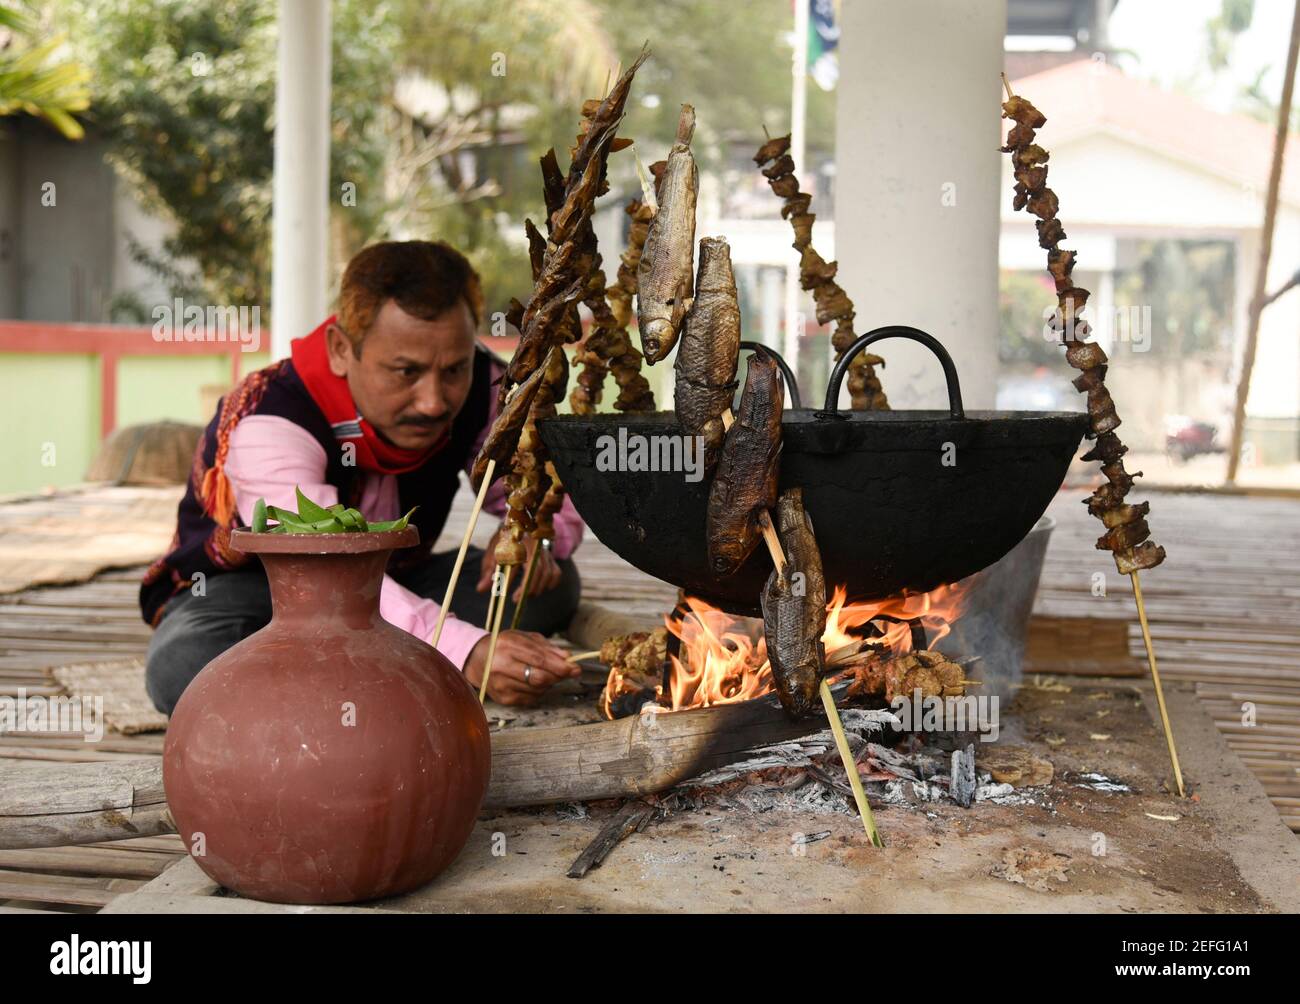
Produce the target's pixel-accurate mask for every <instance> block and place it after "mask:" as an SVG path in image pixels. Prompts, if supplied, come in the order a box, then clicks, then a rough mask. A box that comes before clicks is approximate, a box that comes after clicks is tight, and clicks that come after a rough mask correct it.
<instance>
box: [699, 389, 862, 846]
mask: <svg viewBox="0 0 1300 1004" xmlns="http://www.w3.org/2000/svg"><path fill="white" fill-rule="evenodd" d="M735 421H736V419H735V416H733V415H732V413H731V409H730V408H727V409H726V410H724V411H723V413H722V424H723V427H724V428H727V429H730V428H731V426H732V424H733V423H734V422H735ZM760 522H761V526H762V529H763V541H764V543H766V544H767V550H768V553H769V554H770V555H771V556H772V564H773V565H775V566H776V571H777V574H778V575H780V574H781V573H782V572H784V571H785V552H784V551H783V550H781V539H780V538H779V537H778V536H777V535H776V528H775V527H774V526H773V525H772V517H771V516H769V515H768V514H767V513H766V512H765V513H763V514H762V517H761V520H760ZM819 689H820V691H821V698H822V707H823V708H825V709H826V718H827V720H828V721H829V722H830V726H831V734H832V735H834V736H835V748H836V749H837V750H839V753H840V761H841V762H842V763H843V764H844V773H845V774H847V775H848V778H849V786H850V787H851V788H852V789H853V801H854V802H856V803H857V806H858V815H859V816H861V818H862V829H863V830H864V831H866V834H867V839H868V840H870V841H871V843H872V845H873V846H875V847H884V846H885V842H884V840H883V839H882V838H881V836H880V830H878V829H877V828H876V817H875V816H874V815H873V814H872V812H871V803H870V802H868V801H867V793H866V792H865V791H864V790H863V788H862V778H861V777H859V776H858V764H857V761H856V760H854V759H853V751H852V750H851V749H849V740H848V737H847V736H845V734H844V723H843V722H841V721H840V712H839V709H838V708H837V707H836V706H835V697H834V695H833V694H832V693H831V688H830V687H829V686H827V684H826V678H825V677H822V680H821V685H820V688H819Z"/></svg>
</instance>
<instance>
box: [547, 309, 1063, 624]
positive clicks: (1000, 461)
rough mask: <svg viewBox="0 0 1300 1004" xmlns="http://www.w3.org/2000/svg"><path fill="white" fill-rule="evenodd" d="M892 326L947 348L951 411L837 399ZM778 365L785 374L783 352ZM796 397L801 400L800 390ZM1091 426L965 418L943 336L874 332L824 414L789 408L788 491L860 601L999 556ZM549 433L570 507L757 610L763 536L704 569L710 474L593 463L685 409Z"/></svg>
mask: <svg viewBox="0 0 1300 1004" xmlns="http://www.w3.org/2000/svg"><path fill="white" fill-rule="evenodd" d="M890 337H898V338H910V339H912V340H913V341H917V342H920V343H921V344H923V345H925V346H927V347H928V348H929V349H930V350H931V351H933V352H934V354H935V355H936V356H937V357H938V359H939V362H940V363H941V365H942V366H943V370H944V376H945V378H946V380H947V384H948V403H949V409H948V411H947V412H942V411H851V412H842V411H840V410H839V409H838V407H837V404H836V402H837V401H838V399H839V392H840V385H841V383H842V382H843V379H844V374H845V372H846V370H847V368H848V364H849V362H850V360H851V359H852V358H853V356H855V355H856V354H857V353H858V352H860V351H862V350H863V349H864V348H866V346H868V345H870V344H872V343H873V342H876V341H879V340H881V339H883V338H890ZM767 351H769V352H771V350H770V349H768V350H767ZM782 370H783V372H784V373H785V375H786V380H787V382H790V381H791V379H792V378H791V376H790V373H789V369H788V368H787V367H785V365H784V363H782ZM789 398H790V399H791V402H792V403H793V402H796V401H797V400H798V396H797V388H794V387H793V386H792V387H791V393H790V395H789ZM1087 427H1088V418H1087V416H1086V415H1084V414H1082V413H1075V412H1019V411H1010V412H1007V411H1004V412H969V413H968V412H966V411H964V409H963V408H962V403H961V389H960V386H959V384H958V380H957V371H956V368H955V367H954V366H953V363H952V359H951V358H950V357H949V356H948V353H947V352H946V351H945V350H944V348H943V346H942V345H941V344H940V343H939V342H938V341H937V340H936V339H934V338H933V337H931V336H930V335H928V334H926V333H925V332H923V331H918V330H917V329H915V328H909V327H903V326H891V327H886V328H877V329H876V330H874V331H871V332H868V333H867V334H865V335H862V336H861V337H860V338H858V339H857V341H855V342H854V343H853V345H852V346H851V347H850V349H849V351H848V352H846V353H845V354H844V356H843V357H842V358H841V359H840V361H839V362H838V363H837V364H836V366H835V369H834V371H833V372H832V373H831V378H830V382H829V385H828V387H827V390H826V402H825V406H824V407H823V408H822V410H820V411H814V410H812V409H807V408H800V407H795V408H787V409H786V411H785V414H784V416H783V418H782V422H781V436H782V442H783V446H782V453H781V488H782V489H785V488H789V487H793V486H796V485H797V486H802V488H803V490H804V492H803V498H804V505H805V507H806V508H807V510H808V513H809V515H810V516H811V518H812V521H813V529H814V532H815V533H816V536H817V543H818V545H819V547H820V549H821V554H822V564H823V567H824V571H825V575H826V582H827V586H828V588H829V587H830V586H834V585H841V584H842V585H844V586H846V587H847V589H848V591H849V596H850V599H863V600H867V599H881V598H884V597H886V596H894V595H897V594H899V593H901V592H904V591H910V592H925V591H928V590H931V589H934V588H935V587H936V586H940V585H943V584H945V583H950V582H956V581H957V580H958V579H962V578H965V577H966V576H968V575H971V574H973V573H975V572H978V571H979V570H980V569H982V568H985V567H987V566H988V565H991V564H993V563H994V562H995V561H997V560H998V559H999V558H1001V557H1002V556H1003V555H1004V554H1006V553H1007V552H1008V551H1010V550H1011V549H1012V548H1013V547H1015V545H1016V544H1017V543H1019V542H1020V540H1021V539H1022V538H1024V536H1025V535H1026V534H1027V533H1028V532H1029V530H1030V528H1031V527H1033V525H1034V523H1035V521H1036V520H1037V519H1038V518H1039V517H1040V516H1041V515H1042V514H1043V512H1044V511H1045V510H1046V509H1047V506H1048V504H1049V503H1050V502H1051V500H1052V496H1053V495H1054V494H1055V493H1056V491H1057V489H1058V488H1059V487H1060V485H1061V481H1062V479H1063V478H1064V477H1065V472H1066V469H1067V468H1068V467H1069V465H1070V460H1071V458H1072V457H1073V456H1074V453H1075V451H1076V450H1077V449H1078V446H1079V441H1080V439H1081V438H1082V437H1083V433H1084V431H1085V430H1086V429H1087ZM540 430H541V434H542V439H543V440H544V441H545V443H546V447H547V449H548V450H549V451H550V454H551V458H552V461H553V462H554V464H555V468H556V471H557V472H558V473H559V475H560V480H561V481H562V482H563V483H564V486H565V488H567V489H568V492H569V495H570V496H571V497H572V499H573V504H574V505H575V506H576V507H577V510H578V512H579V514H581V516H582V518H583V519H584V520H585V521H586V523H587V525H588V526H589V527H590V528H591V530H592V532H594V533H595V534H596V536H597V537H598V538H599V539H600V540H601V541H602V542H603V543H604V544H605V545H606V546H607V547H609V548H610V549H611V550H612V551H614V552H615V553H617V554H618V555H620V556H621V557H623V558H625V559H626V560H627V561H629V562H631V563H632V564H633V565H635V566H636V567H637V568H640V569H641V570H642V571H644V572H648V573H649V574H650V575H653V576H654V577H655V578H657V579H662V580H664V581H666V582H671V583H673V584H674V585H677V586H680V587H682V588H683V589H685V590H686V591H687V592H688V593H690V594H692V595H694V596H699V597H701V598H703V599H705V600H707V601H708V602H710V603H712V604H714V605H715V606H719V607H721V608H723V609H724V610H727V611H729V612H731V613H737V614H748V615H755V614H757V613H758V612H759V594H760V592H761V590H762V587H763V583H764V582H765V581H766V579H767V576H768V574H769V573H770V572H771V568H772V563H771V559H770V558H769V557H768V554H767V550H766V549H765V548H764V547H762V546H761V545H760V546H759V548H758V549H757V550H756V551H755V553H754V554H753V555H752V556H751V557H750V558H749V560H748V561H747V562H745V564H744V565H743V566H741V568H740V569H739V570H738V571H737V572H736V573H735V574H734V575H730V576H718V575H716V574H715V573H714V572H713V570H712V569H711V568H710V566H709V563H708V560H707V546H706V542H705V511H706V507H707V503H708V497H709V479H707V478H704V479H701V480H699V481H695V482H691V481H688V480H686V475H685V474H684V473H683V472H682V471H680V470H678V471H631V470H598V469H597V458H598V456H600V455H601V454H602V451H604V452H605V455H606V456H607V457H608V456H609V453H608V447H609V446H610V444H611V442H612V443H613V444H617V442H618V440H619V437H620V430H626V432H625V435H626V437H628V438H627V439H626V440H625V441H626V442H628V443H631V442H634V440H632V439H631V438H630V437H633V436H641V437H666V436H673V437H680V436H681V435H682V431H681V427H680V425H679V424H678V422H677V419H676V416H674V415H673V414H671V413H670V412H658V413H656V414H651V415H613V414H605V415H590V416H584V415H558V416H556V417H554V418H551V419H547V420H546V421H544V422H542V423H541V426H540ZM602 437H613V439H612V440H602ZM649 441H650V442H654V440H653V439H650V440H649Z"/></svg>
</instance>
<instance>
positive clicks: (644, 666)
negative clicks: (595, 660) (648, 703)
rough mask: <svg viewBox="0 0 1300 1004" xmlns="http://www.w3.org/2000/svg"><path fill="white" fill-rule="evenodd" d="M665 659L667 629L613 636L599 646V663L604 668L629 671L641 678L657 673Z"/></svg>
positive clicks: (666, 652) (666, 655)
mask: <svg viewBox="0 0 1300 1004" xmlns="http://www.w3.org/2000/svg"><path fill="white" fill-rule="evenodd" d="M667 658H668V629H667V628H661V627H660V628H655V629H654V630H653V631H633V632H632V633H631V634H623V635H615V636H614V637H613V638H607V639H605V643H604V644H603V645H601V646H600V661H601V662H603V663H604V664H605V665H606V666H609V667H610V668H618V669H630V670H633V671H634V672H637V673H640V674H641V675H642V676H653V675H654V674H656V673H659V672H660V671H661V670H662V669H663V665H664V660H666V659H667Z"/></svg>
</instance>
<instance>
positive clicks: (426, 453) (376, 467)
mask: <svg viewBox="0 0 1300 1004" xmlns="http://www.w3.org/2000/svg"><path fill="white" fill-rule="evenodd" d="M334 323H335V318H334V317H330V318H328V319H327V320H326V321H325V322H324V323H323V324H321V326H320V327H318V328H317V329H316V330H315V331H313V332H312V333H311V334H310V335H308V336H307V337H306V338H295V339H294V340H293V341H292V342H291V343H290V349H291V351H292V354H293V368H294V369H295V370H296V371H297V373H298V376H299V377H300V378H301V379H302V382H303V383H304V384H305V385H306V387H307V392H308V393H309V394H311V398H312V400H313V401H315V402H316V407H318V408H320V410H321V413H322V414H324V416H325V419H326V421H328V422H329V424H330V425H332V426H333V427H334V436H335V438H336V439H337V440H338V441H339V442H340V443H352V444H353V446H354V447H355V448H356V460H357V464H358V466H360V467H361V468H362V470H366V471H373V472H375V473H377V474H405V473H406V472H407V471H413V470H415V469H416V468H417V467H419V466H421V465H422V464H423V463H424V462H425V461H427V460H428V459H429V458H430V457H431V456H433V455H434V454H435V453H437V452H438V451H439V450H441V449H442V448H443V447H444V446H446V445H447V443H448V441H449V440H450V438H451V435H450V432H448V433H444V435H443V437H442V438H441V439H439V440H438V441H437V442H436V443H434V444H433V445H432V446H430V447H429V448H428V449H425V450H407V449H403V448H402V447H400V446H394V445H393V444H392V443H388V442H385V441H384V440H383V439H382V438H380V435H379V433H378V432H376V431H375V429H374V427H373V426H372V425H371V424H370V423H369V422H367V421H366V420H365V419H364V418H362V416H361V413H360V412H359V411H357V406H356V405H355V404H354V403H353V401H352V392H351V391H350V390H348V381H347V379H346V378H345V377H341V376H335V375H334V373H333V371H331V370H330V362H329V350H328V349H327V347H326V344H325V329H326V328H328V327H329V326H330V325H331V324H334Z"/></svg>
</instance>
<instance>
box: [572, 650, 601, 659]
mask: <svg viewBox="0 0 1300 1004" xmlns="http://www.w3.org/2000/svg"><path fill="white" fill-rule="evenodd" d="M598 655H600V649H595V650H593V651H591V652H570V653H569V654H568V655H566V656H565V657H564V658H565V659H566V660H568V661H569V662H582V660H583V659H594V658H596V656H598Z"/></svg>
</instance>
